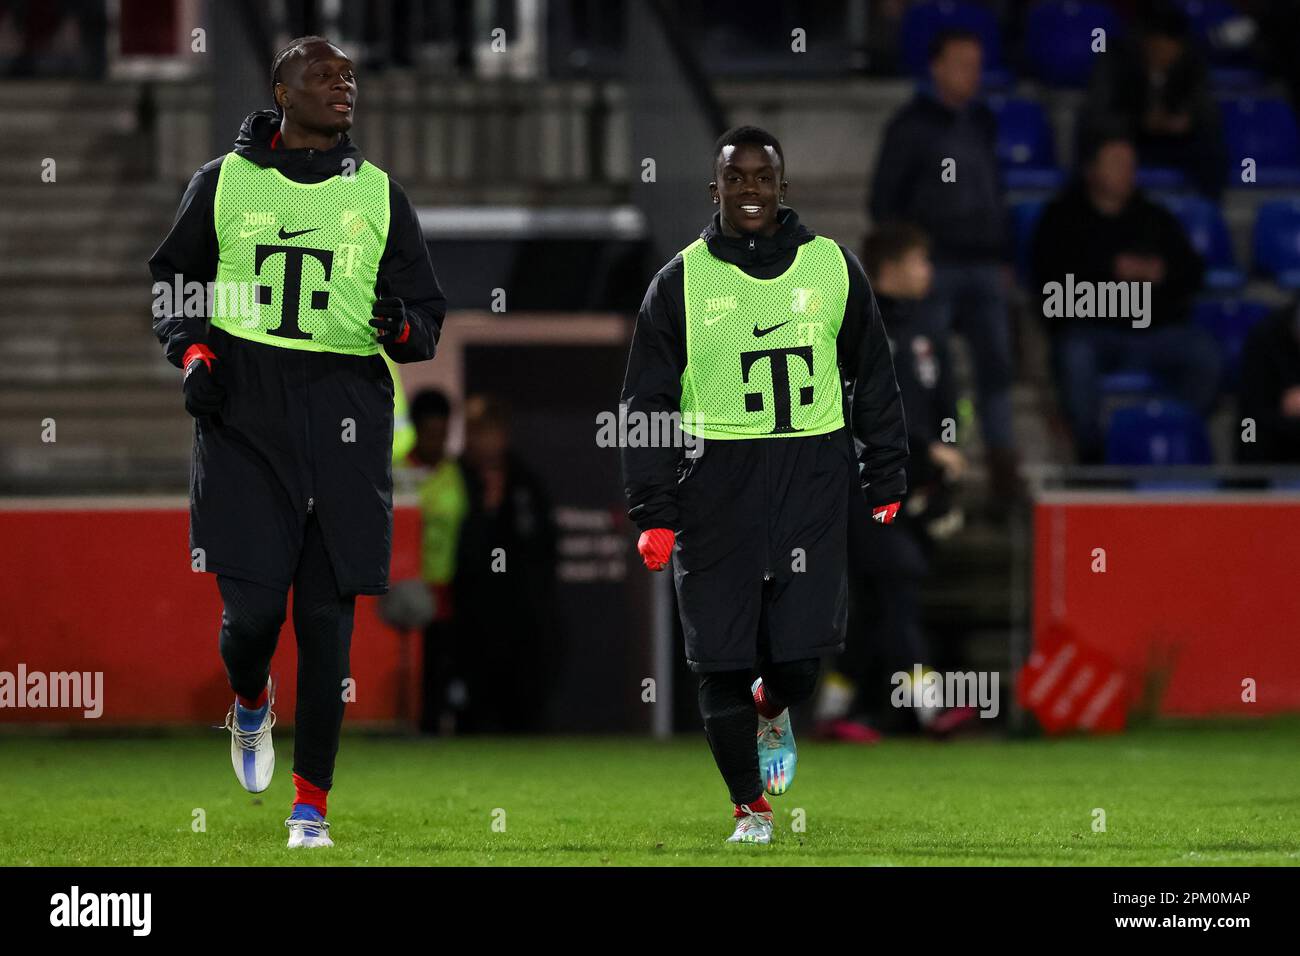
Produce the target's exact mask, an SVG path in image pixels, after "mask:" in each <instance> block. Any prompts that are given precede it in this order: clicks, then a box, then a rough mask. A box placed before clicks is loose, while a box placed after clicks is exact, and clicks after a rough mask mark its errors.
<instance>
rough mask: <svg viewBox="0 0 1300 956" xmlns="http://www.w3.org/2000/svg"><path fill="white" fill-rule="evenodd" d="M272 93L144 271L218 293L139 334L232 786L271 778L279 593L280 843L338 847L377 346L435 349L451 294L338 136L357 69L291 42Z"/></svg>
mask: <svg viewBox="0 0 1300 956" xmlns="http://www.w3.org/2000/svg"><path fill="white" fill-rule="evenodd" d="M271 84H272V91H273V95H274V98H275V105H276V108H275V109H274V110H262V111H260V112H256V113H253V114H251V115H250V116H249V117H248V118H247V119H245V120H244V123H243V126H242V128H241V129H240V131H239V137H238V139H236V141H235V147H234V149H233V150H232V151H231V152H229V153H227V154H226V155H225V156H223V157H221V158H219V159H215V160H213V161H212V162H210V163H208V164H207V165H206V166H204V167H203V168H202V169H200V170H199V171H198V172H197V173H196V174H195V175H194V178H193V179H192V180H191V181H190V184H189V188H188V189H187V190H186V191H185V195H184V198H183V199H182V200H181V206H180V211H179V213H178V215H177V218H176V221H175V223H174V224H173V226H172V229H171V232H170V233H169V234H168V236H167V238H166V239H165V240H164V241H163V243H162V245H161V246H160V247H159V248H158V251H157V252H155V253H154V255H153V258H152V259H151V260H150V262H149V266H150V270H151V272H152V273H153V278H154V281H155V283H166V284H167V285H173V284H175V283H179V282H180V281H181V280H182V278H183V281H184V282H186V283H188V282H191V281H198V282H203V283H214V285H213V286H211V287H210V288H212V289H213V294H212V295H211V301H210V302H209V304H208V308H207V309H206V310H205V311H206V312H207V315H206V316H195V315H187V314H186V311H185V310H183V309H182V308H181V307H180V303H176V304H175V305H174V306H173V307H172V308H170V309H159V308H158V307H155V318H154V326H153V327H154V332H155V333H156V334H157V336H158V339H159V341H161V342H162V345H163V348H164V351H165V353H166V356H167V359H168V360H169V361H170V362H171V363H172V364H173V365H176V366H178V367H181V368H183V369H184V372H185V375H184V395H185V407H186V409H187V410H188V411H189V413H190V414H191V415H193V416H194V419H195V424H194V456H193V463H192V469H191V474H190V548H191V553H192V555H193V556H194V561H195V566H196V567H197V568H200V569H202V570H206V571H209V572H213V573H215V574H216V576H217V586H218V588H219V589H220V592H221V597H222V601H223V605H224V610H223V612H222V616H221V628H220V649H221V657H222V660H223V661H224V663H225V667H226V673H227V676H228V677H229V680H230V685H231V687H232V688H233V690H234V692H235V695H236V696H235V701H234V703H233V704H232V705H231V707H230V712H229V713H228V714H227V717H226V727H227V728H228V729H229V730H230V734H231V745H230V753H231V760H232V762H233V764H234V768H235V775H236V776H237V777H238V778H239V782H240V783H241V784H242V785H243V786H244V788H245V789H247V790H249V791H250V792H253V793H259V792H261V791H263V790H265V789H266V788H267V787H268V786H269V785H270V782H271V773H272V770H273V769H274V766H275V751H274V750H273V749H272V745H271V728H272V726H273V725H274V724H275V714H274V712H273V711H272V709H271V707H272V705H273V703H274V700H273V693H272V691H273V689H272V687H271V686H270V680H269V678H270V666H271V657H272V654H273V653H274V652H275V646H276V641H277V639H278V637H279V634H280V628H281V625H282V624H283V622H284V619H285V609H286V600H287V596H288V591H289V588H290V587H291V586H292V588H293V592H294V596H293V625H294V632H295V635H296V638H297V644H298V681H297V708H296V713H295V720H296V725H297V726H296V733H295V737H294V758H293V764H294V765H293V781H294V790H295V794H294V804H293V811H292V813H291V815H290V817H289V819H288V820H287V821H286V824H287V826H288V827H289V846H291V847H298V846H303V847H310V846H332V845H333V843H332V841H331V839H330V837H329V834H328V827H329V824H328V823H326V821H325V815H326V797H327V795H328V793H329V790H330V788H331V786H332V785H333V782H334V761H335V756H336V754H337V752H338V746H339V730H340V727H341V725H342V722H343V708H344V699H345V696H346V693H345V692H346V688H345V687H344V681H345V680H346V679H347V678H348V676H349V649H350V645H351V638H352V624H353V608H354V604H355V601H356V595H358V594H383V593H384V592H385V591H387V589H388V570H389V558H390V553H391V548H392V520H393V512H392V503H393V499H392V472H391V457H392V449H393V380H392V376H391V375H390V374H389V371H388V368H387V367H386V365H385V363H384V359H383V356H382V355H381V354H380V352H381V350H382V351H383V352H386V353H387V354H388V356H389V357H390V358H392V359H393V360H394V361H396V362H399V363H404V362H419V361H423V360H425V359H430V358H432V357H433V353H434V349H435V347H436V345H437V342H438V335H439V330H440V328H441V323H442V318H443V315H444V312H445V301H444V299H443V295H442V292H441V291H440V290H439V288H438V282H437V280H436V278H435V277H434V274H433V267H432V265H431V264H430V262H429V257H428V253H427V251H426V249H425V245H424V241H423V238H422V237H421V233H420V227H419V222H418V220H417V218H416V214H415V211H414V209H413V208H412V207H411V204H410V201H409V200H408V199H407V198H406V195H405V194H404V193H403V191H402V189H401V187H400V186H398V185H397V183H395V182H393V181H392V180H390V179H389V178H388V176H387V174H386V173H384V171H383V170H381V169H379V168H378V167H377V166H375V165H373V164H371V163H368V162H366V161H365V159H364V158H363V157H362V155H361V152H360V150H358V149H357V147H356V145H355V144H354V143H353V142H352V141H351V139H350V138H349V137H348V130H349V129H351V127H352V116H353V111H354V110H355V108H356V98H357V81H356V75H355V73H354V70H353V64H352V61H351V60H349V59H348V58H347V56H345V55H344V54H343V52H342V51H341V50H339V49H338V48H337V47H335V46H333V45H332V44H331V43H330V42H329V41H327V40H325V39H323V38H321V37H314V36H309V37H302V38H300V39H297V40H294V41H292V42H291V43H290V44H289V45H288V46H286V47H285V48H284V49H283V50H281V51H280V52H279V53H278V54H277V55H276V57H275V60H274V63H273V65H272V71H271ZM155 288H158V286H157V285H156V286H155ZM189 311H191V312H194V311H198V310H193V309H191V310H189ZM160 313H161V314H160ZM206 319H210V322H209V321H206Z"/></svg>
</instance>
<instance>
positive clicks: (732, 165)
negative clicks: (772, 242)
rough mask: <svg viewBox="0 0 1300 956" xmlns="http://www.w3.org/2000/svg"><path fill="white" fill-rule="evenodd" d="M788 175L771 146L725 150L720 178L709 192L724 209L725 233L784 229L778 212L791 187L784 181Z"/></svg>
mask: <svg viewBox="0 0 1300 956" xmlns="http://www.w3.org/2000/svg"><path fill="white" fill-rule="evenodd" d="M784 172H785V170H784V169H783V168H782V164H781V157H780V156H778V155H777V154H776V150H775V149H773V148H772V147H771V146H760V145H758V144H757V143H741V144H740V145H739V146H724V147H722V151H721V152H720V153H719V154H718V159H717V176H718V178H717V179H716V180H715V181H713V182H711V183H709V192H710V193H712V194H713V200H714V202H716V203H718V205H719V206H720V207H721V209H722V228H723V231H724V232H729V233H734V234H736V235H740V234H741V233H755V232H756V233H758V234H759V235H763V236H771V235H773V234H775V232H776V231H777V229H778V228H780V226H779V224H778V223H777V221H776V213H777V209H778V208H779V206H780V204H781V201H782V200H783V199H784V198H785V188H786V186H787V185H788V184H787V183H786V182H785V181H784V180H783V179H782V178H781V176H782V174H784Z"/></svg>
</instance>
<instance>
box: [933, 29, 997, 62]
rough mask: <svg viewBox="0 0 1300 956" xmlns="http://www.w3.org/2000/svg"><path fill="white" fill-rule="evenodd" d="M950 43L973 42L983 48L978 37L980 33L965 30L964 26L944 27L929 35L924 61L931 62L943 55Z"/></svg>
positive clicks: (981, 41)
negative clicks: (928, 45)
mask: <svg viewBox="0 0 1300 956" xmlns="http://www.w3.org/2000/svg"><path fill="white" fill-rule="evenodd" d="M950 43H974V44H975V45H976V46H978V47H979V48H980V49H983V48H984V41H983V40H981V39H980V35H979V34H978V33H976V32H975V31H974V30H967V29H966V28H965V27H944V28H943V29H942V30H940V31H939V32H937V33H936V34H935V35H934V36H932V37H930V47H929V49H928V50H927V51H926V53H927V57H926V62H927V63H933V62H934V61H935V60H937V59H939V57H941V56H943V51H944V50H946V49H948V44H950Z"/></svg>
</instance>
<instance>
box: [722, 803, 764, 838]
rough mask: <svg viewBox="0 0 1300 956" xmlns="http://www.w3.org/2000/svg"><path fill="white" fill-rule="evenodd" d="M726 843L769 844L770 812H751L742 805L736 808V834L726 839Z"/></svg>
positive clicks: (746, 805)
mask: <svg viewBox="0 0 1300 956" xmlns="http://www.w3.org/2000/svg"><path fill="white" fill-rule="evenodd" d="M727 842H728V843H771V842H772V811H771V810H768V811H766V812H762V811H758V810H751V809H750V808H749V804H747V803H742V804H741V805H740V806H738V807H737V808H736V832H735V833H733V834H731V836H729V837H727Z"/></svg>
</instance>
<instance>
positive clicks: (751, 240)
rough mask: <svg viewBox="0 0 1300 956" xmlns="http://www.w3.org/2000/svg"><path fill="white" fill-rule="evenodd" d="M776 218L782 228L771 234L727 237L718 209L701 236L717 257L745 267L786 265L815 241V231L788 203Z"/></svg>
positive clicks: (747, 234)
mask: <svg viewBox="0 0 1300 956" xmlns="http://www.w3.org/2000/svg"><path fill="white" fill-rule="evenodd" d="M776 221H777V224H778V225H779V227H780V228H778V229H777V231H776V232H775V233H773V234H772V235H770V236H760V235H758V233H745V234H744V235H740V236H726V235H723V233H722V213H721V212H715V213H714V214H713V218H712V219H710V220H709V224H708V225H707V226H705V227H704V231H703V232H701V233H700V238H701V239H703V240H704V242H705V244H706V245H707V246H708V247H709V252H711V253H713V256H714V258H717V259H721V260H722V261H723V262H730V263H731V264H732V265H735V266H739V267H740V268H742V269H754V268H757V269H763V268H770V267H773V266H786V265H789V263H790V261H791V260H792V259H794V254H795V252H796V251H797V250H798V248H799V247H800V246H802V245H803V244H804V243H805V242H812V240H813V239H814V238H815V234H814V233H813V231H812V230H811V229H809V228H808V227H806V226H805V225H803V223H801V222H800V221H799V214H798V213H796V212H795V211H794V210H793V209H791V208H789V207H788V206H786V207H782V208H781V209H780V210H779V211H778V212H777V214H776Z"/></svg>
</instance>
